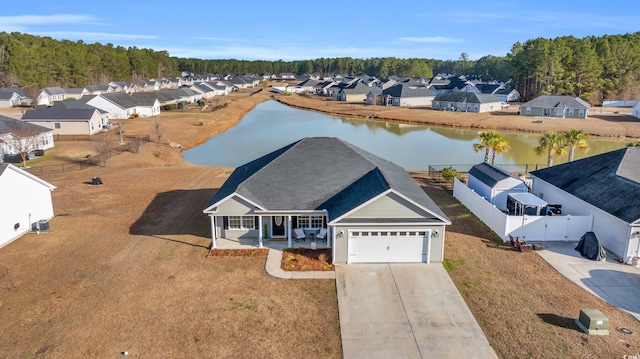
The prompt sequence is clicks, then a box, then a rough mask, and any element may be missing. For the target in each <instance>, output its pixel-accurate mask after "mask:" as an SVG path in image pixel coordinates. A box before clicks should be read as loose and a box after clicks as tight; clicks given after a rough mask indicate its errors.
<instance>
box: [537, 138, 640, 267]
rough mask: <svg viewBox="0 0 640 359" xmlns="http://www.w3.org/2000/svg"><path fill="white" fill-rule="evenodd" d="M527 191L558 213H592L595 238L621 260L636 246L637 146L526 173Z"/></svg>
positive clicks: (639, 227) (639, 215)
mask: <svg viewBox="0 0 640 359" xmlns="http://www.w3.org/2000/svg"><path fill="white" fill-rule="evenodd" d="M531 175H532V177H533V187H532V193H534V194H536V195H538V196H539V197H541V198H542V199H544V200H545V201H546V202H548V203H557V204H561V205H562V213H563V214H571V215H582V216H584V215H592V216H593V232H594V233H595V234H596V236H597V237H598V240H599V241H600V243H601V244H602V245H603V246H605V247H606V248H607V249H609V250H610V251H612V252H613V253H615V254H616V255H618V256H620V257H621V258H623V259H624V260H628V259H629V258H630V257H634V256H638V255H639V251H640V147H627V148H623V149H620V150H616V151H611V152H607V153H603V154H600V155H596V156H592V157H587V158H584V159H581V160H577V161H573V162H569V163H564V164H561V165H557V166H552V167H549V168H545V169H542V170H538V171H534V172H532V173H531Z"/></svg>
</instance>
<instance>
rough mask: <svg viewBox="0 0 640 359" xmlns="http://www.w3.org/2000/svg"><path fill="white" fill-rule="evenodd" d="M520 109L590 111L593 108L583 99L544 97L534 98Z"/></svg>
mask: <svg viewBox="0 0 640 359" xmlns="http://www.w3.org/2000/svg"><path fill="white" fill-rule="evenodd" d="M520 107H542V108H557V107H561V108H577V109H585V110H586V109H588V108H589V107H591V105H589V104H588V103H586V102H584V101H583V100H582V99H579V98H576V97H571V96H551V95H542V96H538V97H536V98H534V99H533V100H531V101H529V102H525V103H523V104H522V105H520Z"/></svg>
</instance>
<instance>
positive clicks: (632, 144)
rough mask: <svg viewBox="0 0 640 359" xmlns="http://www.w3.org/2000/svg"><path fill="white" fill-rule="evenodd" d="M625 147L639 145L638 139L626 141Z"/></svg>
mask: <svg viewBox="0 0 640 359" xmlns="http://www.w3.org/2000/svg"><path fill="white" fill-rule="evenodd" d="M627 147H640V140H635V141H633V142H629V143H627Z"/></svg>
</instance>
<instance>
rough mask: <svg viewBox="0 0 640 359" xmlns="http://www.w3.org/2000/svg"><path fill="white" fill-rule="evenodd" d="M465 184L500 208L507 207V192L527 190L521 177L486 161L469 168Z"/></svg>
mask: <svg viewBox="0 0 640 359" xmlns="http://www.w3.org/2000/svg"><path fill="white" fill-rule="evenodd" d="M467 186H468V187H469V188H471V189H472V190H474V191H475V192H476V193H477V194H478V195H480V196H481V197H483V198H484V199H486V200H487V201H489V202H490V203H491V204H493V205H494V206H496V208H498V209H501V210H504V209H506V208H507V195H508V194H509V193H514V192H529V187H527V185H526V183H525V182H524V181H523V180H522V179H520V178H517V177H515V176H513V175H512V174H510V173H509V172H507V171H505V170H503V169H502V168H498V167H495V166H492V165H491V164H489V163H486V162H483V163H480V164H477V165H475V166H473V167H472V168H471V170H469V174H468V178H467Z"/></svg>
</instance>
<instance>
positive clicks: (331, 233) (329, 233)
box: [327, 226, 333, 248]
mask: <svg viewBox="0 0 640 359" xmlns="http://www.w3.org/2000/svg"><path fill="white" fill-rule="evenodd" d="M332 235H333V227H331V226H327V248H331V239H332V237H331V236H332Z"/></svg>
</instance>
